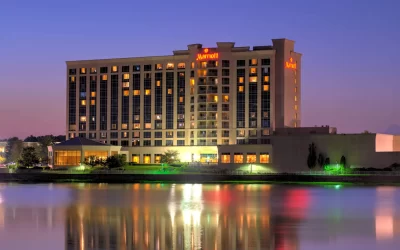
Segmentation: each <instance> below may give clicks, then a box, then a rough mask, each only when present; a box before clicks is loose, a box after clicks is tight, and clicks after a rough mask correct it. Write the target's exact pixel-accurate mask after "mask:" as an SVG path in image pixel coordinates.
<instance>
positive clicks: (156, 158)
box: [154, 154, 162, 163]
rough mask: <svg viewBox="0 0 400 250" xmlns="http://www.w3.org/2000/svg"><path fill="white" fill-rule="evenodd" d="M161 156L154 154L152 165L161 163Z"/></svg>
mask: <svg viewBox="0 0 400 250" xmlns="http://www.w3.org/2000/svg"><path fill="white" fill-rule="evenodd" d="M161 156H162V155H160V154H154V163H161Z"/></svg>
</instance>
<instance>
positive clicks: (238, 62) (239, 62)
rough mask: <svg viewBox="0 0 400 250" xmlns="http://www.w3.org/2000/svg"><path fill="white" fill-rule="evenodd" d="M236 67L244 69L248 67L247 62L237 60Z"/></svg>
mask: <svg viewBox="0 0 400 250" xmlns="http://www.w3.org/2000/svg"><path fill="white" fill-rule="evenodd" d="M236 66H237V67H244V66H246V61H245V60H237V61H236Z"/></svg>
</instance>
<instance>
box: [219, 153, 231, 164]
mask: <svg viewBox="0 0 400 250" xmlns="http://www.w3.org/2000/svg"><path fill="white" fill-rule="evenodd" d="M221 163H231V154H230V153H222V154H221Z"/></svg>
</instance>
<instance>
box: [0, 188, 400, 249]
mask: <svg viewBox="0 0 400 250" xmlns="http://www.w3.org/2000/svg"><path fill="white" fill-rule="evenodd" d="M399 235H400V188H398V187H387V186H381V187H362V186H348V185H340V184H327V185H323V184H321V185H314V186H311V185H308V186H306V185H267V184H221V185H215V184H210V185H208V184H203V185H202V184H129V185H127V184H123V185H116V184H0V249H7V250H9V249H10V250H14V249H29V250H36V249H38V250H39V249H40V250H55V249H56V250H58V249H68V250H75V249H76V250H85V249H96V250H97V249H118V250H129V249H166V250H174V249H206V250H208V249H213V250H216V249H223V250H225V249H227V250H234V249H237V250H239V249H276V250H278V249H279V250H291V249H306V250H314V249H315V250H321V249H332V250H337V249H350V250H355V249H363V250H369V249H383V250H386V249H399V245H400V237H399Z"/></svg>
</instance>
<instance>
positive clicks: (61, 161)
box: [54, 151, 81, 166]
mask: <svg viewBox="0 0 400 250" xmlns="http://www.w3.org/2000/svg"><path fill="white" fill-rule="evenodd" d="M80 163H81V151H54V165H57V166H78V165H80Z"/></svg>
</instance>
